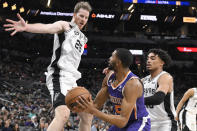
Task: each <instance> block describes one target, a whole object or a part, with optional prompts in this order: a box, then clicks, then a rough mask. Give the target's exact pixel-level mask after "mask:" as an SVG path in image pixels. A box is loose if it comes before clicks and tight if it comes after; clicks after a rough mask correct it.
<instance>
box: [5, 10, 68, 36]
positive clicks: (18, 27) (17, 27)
mask: <svg viewBox="0 0 197 131" xmlns="http://www.w3.org/2000/svg"><path fill="white" fill-rule="evenodd" d="M17 17H18V19H19V21H13V20H10V19H6V21H7V22H9V24H4V27H6V29H5V31H13V32H12V33H11V36H13V35H15V34H16V33H17V32H23V31H26V32H31V33H43V34H55V33H59V32H63V31H66V30H69V29H70V27H69V23H68V22H66V21H57V22H55V23H52V24H41V23H36V24H27V23H25V21H24V19H23V18H22V17H21V16H20V14H17Z"/></svg>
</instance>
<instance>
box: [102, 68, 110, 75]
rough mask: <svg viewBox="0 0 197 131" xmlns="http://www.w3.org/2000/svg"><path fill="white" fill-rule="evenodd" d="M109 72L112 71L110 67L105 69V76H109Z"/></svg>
mask: <svg viewBox="0 0 197 131" xmlns="http://www.w3.org/2000/svg"><path fill="white" fill-rule="evenodd" d="M109 72H110V69H109V68H108V67H106V68H105V69H103V74H105V75H107V74H108V73H109Z"/></svg>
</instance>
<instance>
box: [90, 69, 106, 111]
mask: <svg viewBox="0 0 197 131" xmlns="http://www.w3.org/2000/svg"><path fill="white" fill-rule="evenodd" d="M109 75H110V73H108V74H107V75H106V76H105V78H104V79H103V82H102V88H101V89H100V91H99V92H98V93H97V95H96V98H95V100H94V106H95V107H96V108H97V109H101V108H102V107H103V104H104V103H105V102H106V100H107V99H108V97H109V93H108V86H107V80H108V77H109Z"/></svg>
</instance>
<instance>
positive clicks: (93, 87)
mask: <svg viewBox="0 0 197 131" xmlns="http://www.w3.org/2000/svg"><path fill="white" fill-rule="evenodd" d="M0 50H1V51H0V131H34V130H35V131H46V129H47V127H48V125H49V124H50V122H51V120H52V118H53V116H54V111H53V109H52V105H51V101H50V96H49V92H48V90H47V87H46V85H45V75H44V72H45V71H46V68H47V65H48V64H49V62H50V61H49V60H48V58H43V57H39V58H37V59H35V60H34V61H31V62H30V60H29V59H27V58H24V60H21V59H20V58H19V59H17V58H16V57H17V55H16V54H18V55H19V54H20V53H18V52H17V51H14V50H13V51H9V50H7V49H0ZM13 54H15V55H13ZM22 55H25V54H22ZM13 56H14V57H13ZM93 64H94V63H89V64H86V65H81V66H80V68H79V70H80V72H82V78H81V79H80V80H79V81H78V85H80V86H84V87H86V88H87V89H88V90H89V91H90V92H91V94H92V95H93V98H94V97H95V96H96V94H97V92H98V91H99V90H100V87H101V84H102V80H103V78H104V76H105V75H104V74H102V70H103V65H102V66H99V65H97V66H96V65H94V66H92V65H93ZM84 67H86V68H84ZM168 71H169V72H170V73H171V74H172V75H173V77H174V89H175V104H177V103H178V101H179V100H180V98H181V97H182V96H183V94H184V92H185V91H186V90H187V89H188V88H192V87H193V86H195V84H196V83H197V79H196V78H197V74H196V73H197V69H196V68H195V66H194V64H193V65H191V66H189V67H187V66H177V65H173V66H172V67H171V68H169V69H168ZM140 77H143V74H141V76H140ZM112 111H113V108H112V106H111V103H110V102H107V103H106V104H105V106H104V107H103V112H106V113H111V112H112ZM78 123H79V117H78V116H77V114H75V113H71V117H70V119H69V121H68V122H67V123H66V125H65V130H67V131H72V130H73V131H74V130H77V129H78ZM109 127H110V125H108V124H107V123H105V122H103V121H101V120H99V119H97V118H94V120H93V123H92V131H105V130H107V129H108V128H109Z"/></svg>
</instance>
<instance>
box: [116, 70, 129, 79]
mask: <svg viewBox="0 0 197 131" xmlns="http://www.w3.org/2000/svg"><path fill="white" fill-rule="evenodd" d="M129 71H130V70H129V69H128V68H127V69H120V70H118V71H116V72H115V74H116V80H117V81H122V80H123V79H124V78H125V76H126V75H127V74H128V72H129Z"/></svg>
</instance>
